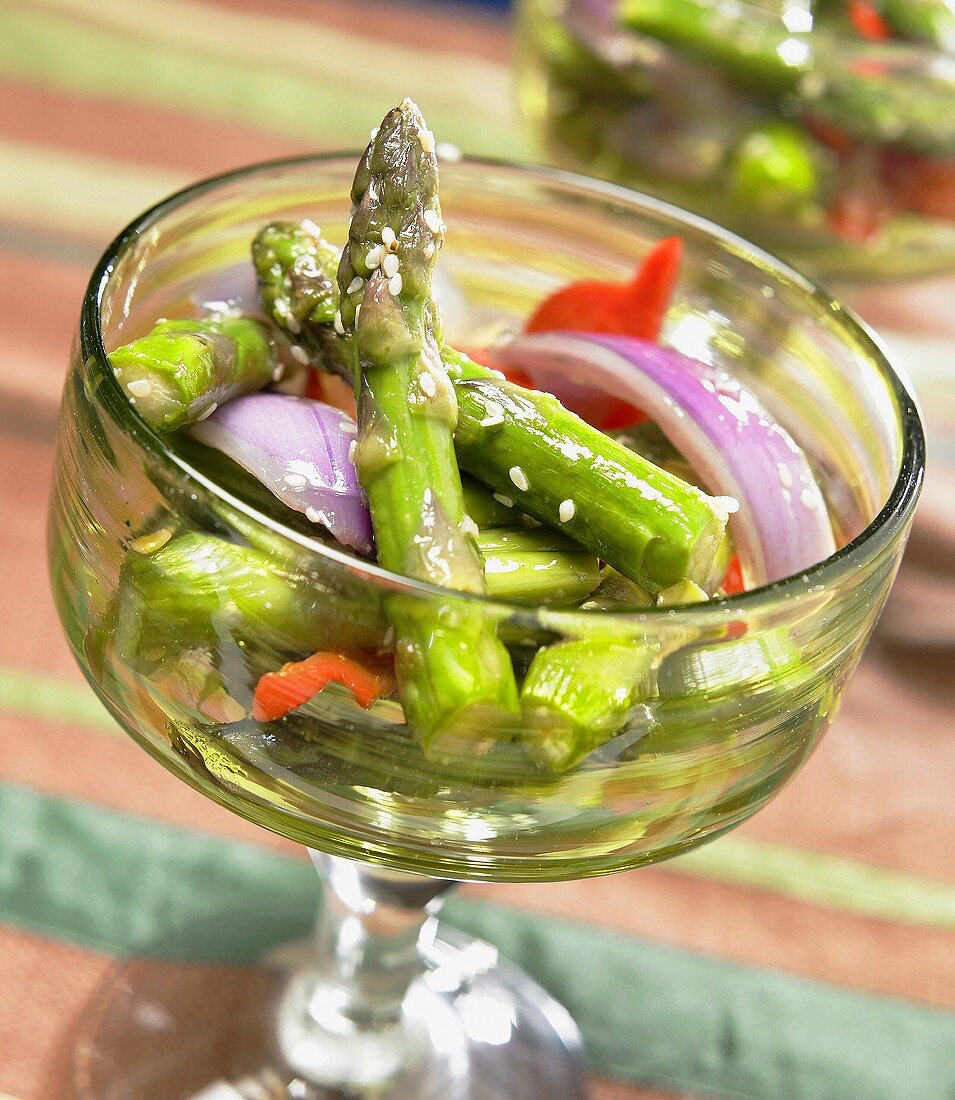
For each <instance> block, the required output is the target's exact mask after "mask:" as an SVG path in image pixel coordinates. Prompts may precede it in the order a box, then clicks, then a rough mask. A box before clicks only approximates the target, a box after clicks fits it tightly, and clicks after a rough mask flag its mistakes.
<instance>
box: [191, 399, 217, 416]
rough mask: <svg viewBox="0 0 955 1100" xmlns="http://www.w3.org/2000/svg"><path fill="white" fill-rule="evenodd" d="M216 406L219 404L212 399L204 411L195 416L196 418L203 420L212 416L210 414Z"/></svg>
mask: <svg viewBox="0 0 955 1100" xmlns="http://www.w3.org/2000/svg"><path fill="white" fill-rule="evenodd" d="M218 407H219V406H218V405H217V404H216V403H215V401H213V402H212V404H211V405H210V406H209V408H208V409H206V410H205V412H201V413H200V414H199V415H198V416H197V417H196V420H205V419H206V418H207V417H210V416H212V414H213V413H214V412H215V411H216V409H217V408H218Z"/></svg>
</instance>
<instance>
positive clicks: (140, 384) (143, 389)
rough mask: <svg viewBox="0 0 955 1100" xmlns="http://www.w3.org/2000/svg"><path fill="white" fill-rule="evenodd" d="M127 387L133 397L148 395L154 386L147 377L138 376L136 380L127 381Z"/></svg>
mask: <svg viewBox="0 0 955 1100" xmlns="http://www.w3.org/2000/svg"><path fill="white" fill-rule="evenodd" d="M126 389H127V390H129V392H130V393H131V394H132V395H133V397H146V396H148V394H149V393H150V392H151V391H152V386H151V385H150V383H149V382H147V381H146V379H145V378H136V379H135V380H134V381H132V382H129V383H127V385H126Z"/></svg>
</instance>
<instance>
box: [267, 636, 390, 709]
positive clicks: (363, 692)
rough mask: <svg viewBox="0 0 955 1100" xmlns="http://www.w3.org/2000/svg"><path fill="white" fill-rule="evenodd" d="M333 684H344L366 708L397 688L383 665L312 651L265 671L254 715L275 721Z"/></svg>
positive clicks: (336, 654) (338, 654) (360, 704)
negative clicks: (273, 670)
mask: <svg viewBox="0 0 955 1100" xmlns="http://www.w3.org/2000/svg"><path fill="white" fill-rule="evenodd" d="M331 683H336V684H343V685H344V686H345V687H346V688H348V690H349V691H350V692H351V693H352V695H353V696H354V697H355V702H356V703H358V705H359V706H361V707H364V708H365V709H366V710H367V709H368V707H370V706H371V705H372V703H374V702H375V701H376V700H377V699H381V698H382V696H384V695H387V694H388V693H389V692H390V691H392V690H393V689H394V686H395V678H394V675H393V674H392V673H391V672H390V671H389V670H388V669H387V668H384V667H382V666H380V665H378V666H376V667H372V666H371V663H370V662H369V663H367V664H361V663H359V662H358V661H357V660H355V659H354V658H352V657H346V656H345V655H344V654H342V653H313V654H312V656H311V657H306V658H305V660H304V661H291V662H289V663H288V664H286V665H283V666H282V667H281V668H280V669H279V670H278V672H266V673H265V675H264V676H263V677H262V678H261V679H260V680H259V682H258V684H257V685H256V688H255V694H254V696H253V698H252V717H253V718H255V719H256V721H259V722H275V721H276V720H277V719H279V718H284V717H285V715H286V714H289V713H290V712H291V711H293V710H295V709H296V708H297V707H300V706H302V704H303V703H307V702H308V701H309V699H313V698H314V697H315V696H316V695H318V693H319V692H320V691H322V690H323V688H325V687H327V686H328V685H329V684H331Z"/></svg>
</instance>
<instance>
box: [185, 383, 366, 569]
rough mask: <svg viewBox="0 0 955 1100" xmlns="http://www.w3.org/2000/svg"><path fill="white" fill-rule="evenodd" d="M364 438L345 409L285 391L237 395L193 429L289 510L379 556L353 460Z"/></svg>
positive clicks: (348, 544)
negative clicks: (357, 440)
mask: <svg viewBox="0 0 955 1100" xmlns="http://www.w3.org/2000/svg"><path fill="white" fill-rule="evenodd" d="M356 432H357V427H356V425H355V422H354V421H353V420H352V419H351V418H350V417H348V416H346V415H345V414H344V413H343V412H341V411H340V410H339V409H335V408H333V407H332V406H331V405H326V404H324V403H323V402H321V401H312V400H310V399H309V398H306V397H293V396H291V395H290V394H284V393H253V394H249V395H248V396H246V397H237V398H236V399H235V400H234V401H229V402H228V403H227V404H225V405H223V406H222V407H221V408H219V409H217V410H216V411H215V412H214V413H213V414H212V416H210V417H207V418H206V419H205V420H202V421H200V422H199V423H198V424H195V425H193V427H192V434H193V435H194V436H195V437H196V438H197V439H198V440H199V441H200V442H201V443H205V444H206V445H207V446H209V447H215V448H217V449H218V450H220V451H222V452H224V453H225V454H227V455H228V456H229V458H231V459H232V460H233V462H237V463H238V464H239V465H240V466H241V467H242V468H243V469H245V470H248V472H249V473H250V474H252V475H253V476H254V477H257V478H258V479H259V481H261V482H262V484H263V485H264V486H265V487H266V488H267V489H269V490H270V491H271V492H273V493H274V494H275V495H276V496H277V497H278V498H279V500H281V501H282V502H283V503H284V504H287V505H288V506H289V508H293V509H294V510H295V511H296V512H303V513H304V514H305V516H306V517H307V518H308V519H310V520H311V521H312V522H313V523H318V524H321V525H322V526H324V527H327V528H328V530H329V531H330V532H331V533H332V535H334V536H335V538H336V539H338V541H339V542H340V543H343V544H344V545H345V546H351V547H352V548H353V549H355V550H357V551H358V552H359V553H360V554H368V555H371V554H373V553H374V539H373V537H372V531H371V518H370V516H369V515H368V509H367V508H366V507H365V502H364V498H363V496H362V490H361V485H359V483H358V474H357V472H356V471H355V464H354V462H353V461H352V458H351V453H352V443H353V442H354V441H355V438H356Z"/></svg>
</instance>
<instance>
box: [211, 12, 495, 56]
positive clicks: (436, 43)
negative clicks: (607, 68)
mask: <svg viewBox="0 0 955 1100" xmlns="http://www.w3.org/2000/svg"><path fill="white" fill-rule="evenodd" d="M206 2H207V3H210V4H213V5H215V6H216V7H222V8H228V9H232V10H234V11H244V12H250V13H252V14H261V12H262V2H261V0H206ZM269 13H270V14H271V15H273V16H274V17H276V18H282V19H294V20H296V21H302V22H306V23H320V24H324V25H326V26H330V27H337V28H339V29H340V30H344V31H352V32H357V33H359V34H361V35H363V36H365V37H367V38H373V39H381V40H383V41H385V42H394V43H400V44H401V45H403V46H411V47H413V48H416V49H421V48H422V47H424V48H426V49H430V48H434V49H441V50H444V51H454V52H456V53H462V54H471V55H473V56H475V57H484V58H487V59H488V60H489V61H507V59H508V58H509V57H510V53H511V49H512V44H511V39H510V35H509V33H508V30H509V27H508V23H507V22H506V21H505V20H504V19H503V18H501V16H500V15H488V14H486V13H484V12H479V11H476V10H473V9H469V8H468V7H466V6H464V5H461V4H456V5H455V6H454V7H450V8H449V7H448V6H447V5H446V4H444V5H442V4H441V3H439V2H436V0H431V2H430V3H427V2H425V3H404V2H403V3H401V4H395V3H393V2H388V0H362V2H361V3H360V4H356V3H355V2H354V0H269Z"/></svg>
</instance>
